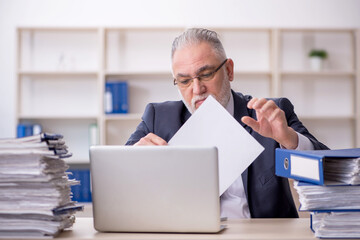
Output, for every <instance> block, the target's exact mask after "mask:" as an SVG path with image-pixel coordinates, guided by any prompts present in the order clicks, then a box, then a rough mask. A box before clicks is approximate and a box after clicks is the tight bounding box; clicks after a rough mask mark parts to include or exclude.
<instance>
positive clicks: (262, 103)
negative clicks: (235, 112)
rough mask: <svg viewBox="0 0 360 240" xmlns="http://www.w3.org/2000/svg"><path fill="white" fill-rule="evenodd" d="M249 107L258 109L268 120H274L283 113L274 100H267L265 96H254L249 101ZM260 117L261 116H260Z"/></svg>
mask: <svg viewBox="0 0 360 240" xmlns="http://www.w3.org/2000/svg"><path fill="white" fill-rule="evenodd" d="M248 108H250V109H254V110H256V112H257V113H259V114H261V116H262V117H265V118H266V119H267V120H268V121H272V120H274V119H276V118H277V117H279V114H282V110H281V109H280V108H279V107H278V106H277V105H276V104H275V102H274V101H273V100H267V99H265V98H260V99H258V98H253V99H251V100H250V101H249V102H248ZM258 117H259V116H258Z"/></svg>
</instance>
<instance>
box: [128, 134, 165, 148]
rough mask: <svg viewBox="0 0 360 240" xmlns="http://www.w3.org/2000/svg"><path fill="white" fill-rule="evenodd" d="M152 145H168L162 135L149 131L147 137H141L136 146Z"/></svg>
mask: <svg viewBox="0 0 360 240" xmlns="http://www.w3.org/2000/svg"><path fill="white" fill-rule="evenodd" d="M151 145H167V142H166V141H165V140H164V139H162V138H161V137H159V136H157V135H155V134H153V133H149V134H148V135H146V136H145V137H143V138H141V139H140V140H139V141H138V142H137V143H135V144H134V146H151Z"/></svg>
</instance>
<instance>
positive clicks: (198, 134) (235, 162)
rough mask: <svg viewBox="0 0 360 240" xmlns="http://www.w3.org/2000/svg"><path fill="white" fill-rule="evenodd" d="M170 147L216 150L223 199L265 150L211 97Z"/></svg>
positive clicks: (189, 120)
mask: <svg viewBox="0 0 360 240" xmlns="http://www.w3.org/2000/svg"><path fill="white" fill-rule="evenodd" d="M169 145H177V146H179V145H191V146H216V147H217V148H218V152H219V193H220V195H222V194H223V193H224V192H225V190H226V189H227V188H228V187H230V185H231V184H232V183H233V182H234V181H235V180H236V179H237V178H238V177H239V176H240V175H241V173H242V172H243V171H244V170H245V169H246V168H247V167H248V166H249V165H250V164H251V163H252V162H253V161H254V160H255V159H256V158H257V157H258V156H259V154H260V153H261V152H262V151H263V150H264V147H263V146H261V145H260V144H259V143H258V142H257V141H256V140H255V138H253V137H252V136H251V135H250V134H249V133H248V132H247V131H246V130H245V129H244V128H243V127H242V126H241V125H240V124H239V122H237V121H236V119H235V118H234V117H233V116H231V115H230V114H229V112H228V111H226V109H225V108H224V107H223V106H222V105H221V104H220V103H219V102H218V101H216V100H215V98H213V97H212V96H209V97H208V98H207V99H206V101H205V102H203V104H201V106H200V107H199V108H198V109H197V110H196V112H195V113H194V114H193V115H192V116H191V117H190V118H189V119H188V120H187V121H186V123H185V124H184V125H183V126H182V127H181V128H180V129H179V131H178V132H177V133H176V134H175V135H174V136H173V138H172V139H171V140H170V141H169Z"/></svg>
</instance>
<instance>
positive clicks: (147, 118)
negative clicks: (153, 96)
mask: <svg viewBox="0 0 360 240" xmlns="http://www.w3.org/2000/svg"><path fill="white" fill-rule="evenodd" d="M154 116H155V108H154V105H153V104H151V103H149V104H148V105H147V106H146V108H145V112H144V114H143V116H142V118H141V119H142V121H141V122H140V124H139V125H138V126H137V127H136V130H135V132H134V133H133V134H131V136H130V138H129V139H128V141H127V142H126V144H125V145H134V144H135V143H137V142H138V141H139V140H140V139H141V138H142V137H145V136H146V135H147V134H148V133H150V132H153V128H154Z"/></svg>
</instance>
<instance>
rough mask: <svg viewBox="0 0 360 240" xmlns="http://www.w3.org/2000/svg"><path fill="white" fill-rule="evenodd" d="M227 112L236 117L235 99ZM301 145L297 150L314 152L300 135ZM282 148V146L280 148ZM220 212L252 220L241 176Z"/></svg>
mask: <svg viewBox="0 0 360 240" xmlns="http://www.w3.org/2000/svg"><path fill="white" fill-rule="evenodd" d="M226 110H227V111H228V112H229V113H230V114H231V115H232V116H234V98H233V96H232V97H230V100H229V102H228V104H227V106H226ZM297 135H298V138H299V143H298V147H297V148H296V150H313V149H314V146H313V144H312V143H311V141H310V140H309V139H308V138H307V137H305V136H303V135H302V134H300V133H298V132H297ZM280 147H282V146H280ZM220 210H221V217H222V218H223V217H227V218H228V219H235V218H250V217H251V216H250V209H249V205H248V202H247V198H246V194H245V190H244V184H243V181H242V178H241V175H240V176H239V177H238V179H236V181H235V182H234V183H233V184H232V185H230V187H229V188H228V189H227V190H226V191H225V192H224V193H223V194H222V195H221V197H220Z"/></svg>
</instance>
